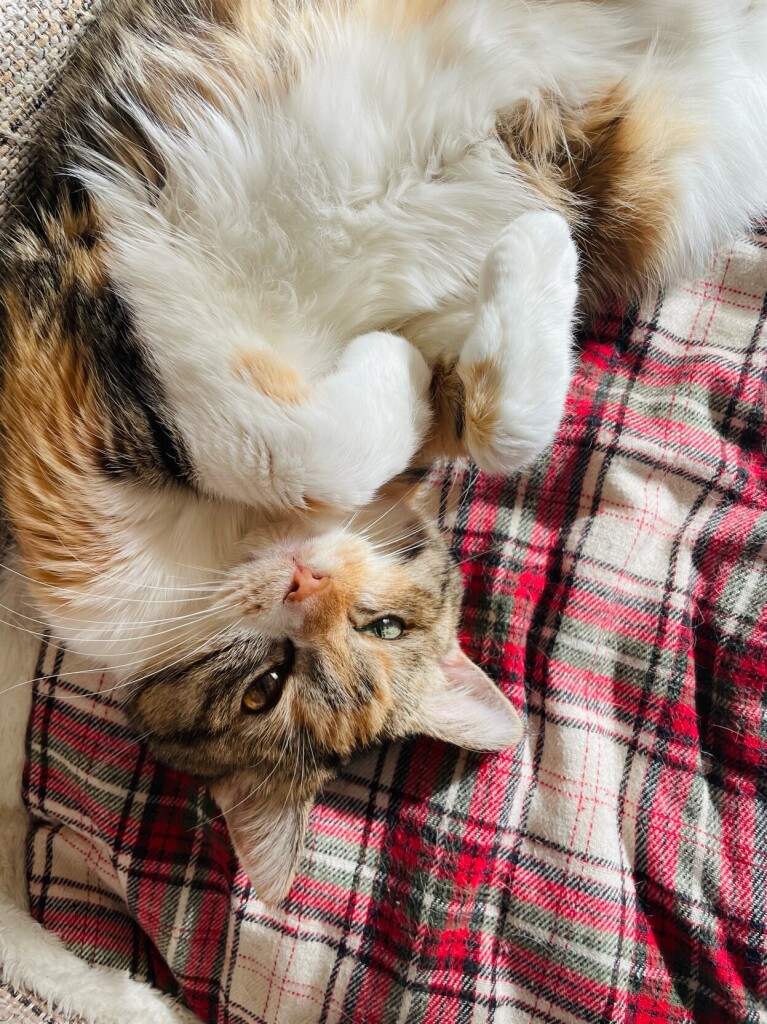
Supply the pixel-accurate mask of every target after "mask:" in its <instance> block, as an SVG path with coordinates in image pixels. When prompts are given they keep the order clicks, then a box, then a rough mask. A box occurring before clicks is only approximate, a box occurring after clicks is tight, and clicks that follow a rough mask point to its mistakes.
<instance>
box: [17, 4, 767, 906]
mask: <svg viewBox="0 0 767 1024" xmlns="http://www.w3.org/2000/svg"><path fill="white" fill-rule="evenodd" d="M766 46H767V4H766V3H765V2H764V0H756V2H746V0H731V2H729V3H727V4H725V3H716V2H714V0H667V2H664V3H661V2H659V0H633V2H628V0H532V2H531V0H472V2H468V0H409V2H406V0H383V2H381V0H376V2H373V0H350V2H343V3H342V2H340V0H312V2H309V3H299V2H298V0H296V2H294V3H291V2H287V0H285V2H276V0H275V2H270V0H212V2H211V3H205V2H203V0H199V2H198V0H176V2H174V3H173V4H165V3H160V0H156V2H152V0H135V2H127V3H122V4H116V5H114V6H113V7H112V8H110V9H109V10H108V11H107V13H105V14H104V15H103V16H102V17H101V20H100V22H99V25H98V27H97V28H96V29H94V31H93V32H92V34H91V37H90V39H89V41H88V43H87V45H85V46H84V47H83V49H82V51H81V52H80V54H79V55H78V57H77V58H76V60H75V62H74V67H73V69H72V71H71V73H70V75H69V76H68V79H67V81H66V82H65V83H64V84H63V85H62V87H61V89H60V91H59V95H58V97H57V99H56V101H55V103H54V105H53V109H52V111H51V113H50V115H49V117H48V119H47V122H46V129H45V132H44V136H43V140H42V142H43V144H42V146H41V153H40V157H39V164H38V166H39V180H38V181H37V183H36V185H35V189H34V192H33V193H32V195H31V196H30V198H29V200H28V202H27V205H26V207H25V208H24V209H22V210H21V211H20V213H19V216H18V219H17V223H16V225H15V227H14V229H13V231H12V232H11V233H10V234H9V236H8V237H7V238H6V239H5V240H4V242H3V248H4V253H3V265H2V271H1V273H0V282H1V283H0V307H1V309H2V312H1V313H0V318H1V322H2V326H1V327H0V330H1V332H2V336H3V349H4V351H3V374H2V387H1V390H0V429H2V432H3V450H2V465H1V467H0V469H1V475H2V482H3V502H4V507H5V511H6V516H7V520H8V523H9V527H10V530H11V533H12V536H13V541H14V544H15V545H16V548H17V550H18V557H19V565H20V570H19V571H20V572H22V573H23V575H24V576H25V577H26V579H27V583H28V593H29V596H30V599H31V600H32V601H33V602H34V607H35V609H36V612H37V614H38V615H39V616H40V617H42V618H43V619H44V620H45V622H46V623H47V624H48V626H49V627H50V629H51V631H52V632H53V633H54V634H55V635H56V636H57V637H60V638H61V639H62V640H64V641H65V642H66V643H67V644H68V645H69V647H71V648H72V649H73V650H75V651H77V652H79V653H80V654H82V655H84V656H86V657H88V658H90V659H92V660H93V661H94V662H95V663H97V664H99V665H100V666H103V667H105V668H108V669H110V670H111V671H112V672H113V673H114V675H115V676H116V678H117V679H118V681H119V683H120V685H122V686H124V688H125V693H126V710H127V711H128V713H129V715H130V716H131V717H132V720H133V721H134V722H135V724H136V727H137V728H138V729H139V730H140V731H141V733H142V734H144V733H146V734H148V737H147V739H148V742H149V744H150V746H151V748H152V749H153V751H154V752H155V754H156V755H157V756H158V757H160V758H162V759H163V760H164V761H165V762H167V763H169V764H171V765H173V766H175V767H181V768H184V769H187V770H192V771H194V772H196V773H197V774H198V775H199V776H200V777H201V778H203V779H204V780H205V781H207V782H208V783H209V784H210V785H211V787H212V790H213V793H214V795H215V796H216V798H217V800H218V801H219V803H220V804H221V807H222V811H223V812H224V814H225V816H226V818H227V822H228V824H229V826H230V831H231V834H232V839H233V842H234V844H235V847H236V849H237V852H238V854H239V856H240V859H241V861H242V863H243V865H244V867H245V869H246V871H247V872H248V874H249V876H250V878H251V880H252V881H253V883H254V887H255V890H256V892H257V894H258V895H259V896H261V897H262V898H264V899H266V900H271V901H276V900H278V899H280V898H281V897H282V896H283V895H284V894H285V892H286V891H287V890H288V888H289V886H290V883H291V880H292V878H293V875H294V872H295V868H296V864H297V861H298V859H299V856H300V851H301V845H302V836H303V831H304V828H305V823H306V818H307V814H308V809H309V807H310V805H311V801H312V799H313V797H314V795H315V794H316V792H317V789H318V788H319V786H321V785H322V783H323V782H324V780H325V779H326V778H327V777H328V776H329V774H331V773H332V772H333V771H334V770H336V768H337V767H338V765H339V763H341V762H342V761H343V760H344V759H346V758H347V757H348V756H350V755H351V754H352V753H353V752H354V751H355V750H357V749H359V748H360V747H362V746H366V745H368V744H371V743H375V742H378V741H380V740H383V739H392V738H395V737H398V736H403V735H409V734H412V733H414V732H424V733H427V734H430V735H433V736H436V737H439V738H442V739H446V740H449V741H452V742H457V743H460V744H462V745H464V746H467V747H470V748H475V749H484V750H498V749H502V748H503V747H506V746H509V745H512V744H514V743H515V742H517V741H518V740H519V738H520V723H519V719H518V716H517V715H516V712H515V711H514V709H513V707H512V705H511V703H510V702H509V701H508V700H507V699H506V698H505V697H504V696H503V695H502V694H501V692H500V690H498V689H497V688H496V686H495V685H494V684H493V682H492V681H491V680H490V679H489V678H488V677H487V676H486V675H485V673H484V672H483V671H482V670H481V669H479V668H478V667H477V666H474V665H472V664H471V662H470V661H469V660H468V659H467V658H466V657H465V655H463V654H462V653H461V651H460V648H459V647H458V643H457V640H456V635H457V626H458V620H459V611H460V609H459V605H460V584H459V578H458V575H457V570H456V569H455V568H454V567H453V565H452V563H451V560H450V556H449V554H448V552H447V551H446V549H445V547H444V544H443V542H442V540H441V539H440V537H439V535H438V533H437V532H436V531H435V529H434V528H433V527H432V526H431V525H430V523H429V521H428V518H427V517H426V516H425V514H424V512H423V511H422V509H420V508H419V504H418V499H417V493H416V492H415V491H414V490H413V489H412V488H411V486H410V483H409V480H410V478H409V476H408V473H409V472H411V471H412V470H413V468H414V467H416V468H419V467H423V466H426V465H428V464H429V463H430V462H431V461H432V460H433V459H434V458H437V457H439V456H448V457H461V456H468V457H470V458H471V459H473V460H474V462H476V463H477V464H478V465H479V466H480V467H481V468H482V469H485V470H487V471H489V472H495V473H509V472H513V471H515V470H517V469H519V468H520V467H522V466H524V465H526V464H528V463H529V462H530V461H531V460H533V459H534V458H535V457H536V456H537V455H538V454H539V453H540V452H541V451H542V450H543V449H544V448H545V447H546V446H547V445H548V444H549V443H550V442H551V441H552V439H553V437H554V436H555V434H556V431H557V428H558V426H559V423H560V420H561V417H562V413H563V409H564V403H565V399H566V395H567V389H568V384H569V381H570V377H571V373H572V367H573V358H574V357H573V346H572V338H573V333H574V327H575V325H576V324H577V323H578V322H579V321H581V322H583V321H584V320H586V319H588V318H589V317H591V316H592V315H594V313H595V312H597V311H598V310H599V309H600V308H601V307H602V306H603V305H604V304H605V303H606V302H607V301H608V300H610V299H612V298H616V299H620V300H629V299H634V298H636V297H637V296H639V295H641V294H644V293H646V292H647V290H648V289H650V288H653V287H657V286H658V285H662V284H664V283H665V282H667V281H670V280H673V279H675V278H678V277H680V276H683V275H686V274H689V273H691V272H692V271H693V270H694V268H695V267H696V266H697V265H698V264H699V263H700V261H701V260H703V259H705V258H707V257H708V256H709V254H710V253H711V252H712V251H713V250H714V249H716V248H718V247H720V246H722V245H724V244H725V243H726V242H727V241H728V240H729V239H731V238H732V237H733V235H734V234H736V233H738V232H739V231H741V230H742V229H744V228H745V227H746V226H747V225H748V223H749V221H750V220H751V219H753V218H754V217H756V216H758V215H760V214H761V213H762V212H763V211H764V209H765V208H767V174H766V173H765V168H767V132H766V131H765V130H764V125H765V124H766V123H767V61H766V60H765V56H764V55H765V53H767V48H766ZM43 391H44V400H42V395H43ZM309 763H311V769H310V768H309V767H308V765H309ZM246 766H250V767H246Z"/></svg>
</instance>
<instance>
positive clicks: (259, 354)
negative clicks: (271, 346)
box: [232, 349, 309, 405]
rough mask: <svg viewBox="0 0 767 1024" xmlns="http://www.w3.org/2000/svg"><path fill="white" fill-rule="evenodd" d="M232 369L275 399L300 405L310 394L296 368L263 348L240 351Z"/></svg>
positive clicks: (242, 378)
mask: <svg viewBox="0 0 767 1024" xmlns="http://www.w3.org/2000/svg"><path fill="white" fill-rule="evenodd" d="M232 369H233V371H234V374H235V376H236V377H237V378H238V379H239V380H243V381H246V382H247V383H249V384H255V386H256V387H257V388H258V390H259V391H260V392H261V394H263V395H266V397H267V398H272V399H274V401H275V402H284V403H286V404H288V405H298V404H299V402H303V401H305V400H306V399H307V398H308V397H309V391H308V389H307V387H306V385H305V384H304V382H303V381H302V380H301V377H300V376H299V375H298V373H297V372H296V370H294V369H293V367H292V366H288V365H287V364H286V363H284V362H282V361H281V360H280V358H279V357H278V356H276V355H274V354H273V353H271V352H266V351H264V350H263V349H259V350H249V351H245V352H239V353H237V355H236V356H235V357H234V359H233V361H232Z"/></svg>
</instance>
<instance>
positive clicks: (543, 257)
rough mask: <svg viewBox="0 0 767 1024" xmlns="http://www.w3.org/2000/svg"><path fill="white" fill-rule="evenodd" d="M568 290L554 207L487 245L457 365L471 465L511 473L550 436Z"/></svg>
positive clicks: (574, 276) (562, 388)
mask: <svg viewBox="0 0 767 1024" xmlns="http://www.w3.org/2000/svg"><path fill="white" fill-rule="evenodd" d="M577 297H578V257H577V253H576V249H575V244H574V243H573V240H572V237H571V235H570V230H569V228H568V226H567V223H566V221H565V220H564V219H563V218H562V217H560V216H559V214H556V213H552V212H548V211H537V212H533V213H527V214H524V215H523V216H522V217H520V218H518V219H517V220H516V221H514V222H513V223H512V224H511V225H509V227H507V228H506V229H505V231H504V232H503V233H502V235H501V236H500V238H499V239H498V241H497V242H496V244H495V245H494V246H493V248H492V249H491V250H490V252H489V253H488V255H487V258H486V260H485V263H484V265H483V267H482V271H481V274H480V281H479V302H478V308H477V320H476V323H475V326H474V329H473V331H472V333H471V334H470V335H469V338H468V339H467V341H466V343H465V345H464V347H463V350H462V351H461V357H460V360H459V362H458V366H457V371H458V373H459V375H460V377H461V379H462V380H463V383H464V386H465V388H466V410H465V411H466V417H465V442H466V445H467V447H468V449H469V452H470V454H471V456H472V458H473V459H474V460H475V461H476V462H477V464H478V465H479V466H480V467H481V468H483V469H486V470H488V471H489V472H496V473H508V472H512V471H514V470H516V469H519V468H520V466H522V465H524V464H525V463H527V462H530V461H531V460H532V459H533V458H535V456H536V455H537V454H538V453H539V452H540V451H541V450H542V449H543V448H545V447H546V445H548V444H549V443H550V442H551V441H552V440H553V438H554V435H555V433H556V430H557V427H558V426H559V423H560V420H561V418H562V412H563V409H564V402H565V398H566V395H567V388H568V385H569V382H570V377H571V374H572V329H573V319H574V315H575V304H576V301H577Z"/></svg>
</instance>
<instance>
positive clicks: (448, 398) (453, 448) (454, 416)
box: [415, 363, 466, 465]
mask: <svg viewBox="0 0 767 1024" xmlns="http://www.w3.org/2000/svg"><path fill="white" fill-rule="evenodd" d="M430 398H431V406H432V411H433V413H434V418H433V426H432V429H431V433H430V435H429V438H428V440H427V441H426V443H425V444H424V446H423V448H422V449H421V451H420V452H419V454H418V457H417V458H416V460H415V461H416V464H418V465H421V464H423V463H427V462H430V461H432V460H433V459H434V458H439V457H448V458H460V457H461V456H462V455H464V454H465V449H464V445H463V431H464V425H465V403H466V392H465V388H464V384H463V381H462V380H461V378H460V377H459V376H458V374H457V373H456V370H455V363H450V364H445V363H437V364H436V365H435V366H434V368H433V370H432V378H431V391H430Z"/></svg>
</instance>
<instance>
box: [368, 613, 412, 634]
mask: <svg viewBox="0 0 767 1024" xmlns="http://www.w3.org/2000/svg"><path fill="white" fill-rule="evenodd" d="M359 632H360V633H368V634H369V635H370V636H375V637H378V639H379V640H396V639H398V637H401V636H402V634H403V633H404V632H405V623H404V622H403V621H402V619H397V618H395V617H394V616H393V615H387V616H385V617H384V618H383V619H376V620H375V622H369V623H368V624H367V626H363V627H362V629H360V630H359Z"/></svg>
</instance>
